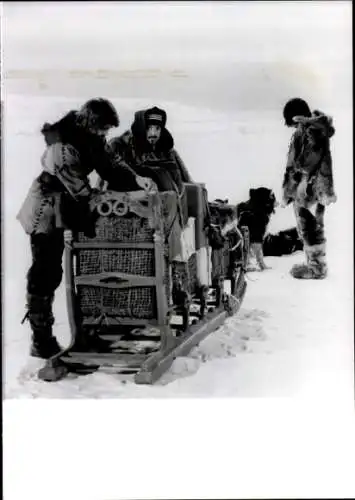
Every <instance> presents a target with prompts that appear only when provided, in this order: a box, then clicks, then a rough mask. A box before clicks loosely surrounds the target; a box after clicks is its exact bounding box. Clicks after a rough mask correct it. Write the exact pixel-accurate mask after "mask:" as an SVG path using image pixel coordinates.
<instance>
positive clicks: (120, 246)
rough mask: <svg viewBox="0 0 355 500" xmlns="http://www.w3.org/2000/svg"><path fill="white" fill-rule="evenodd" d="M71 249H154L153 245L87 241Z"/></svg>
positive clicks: (76, 244) (74, 245) (74, 244)
mask: <svg viewBox="0 0 355 500" xmlns="http://www.w3.org/2000/svg"><path fill="white" fill-rule="evenodd" d="M73 248H78V249H89V248H96V249H98V248H102V249H110V248H114V249H125V248H134V249H140V250H152V249H153V248H154V243H134V242H131V243H115V242H112V241H89V242H85V243H73Z"/></svg>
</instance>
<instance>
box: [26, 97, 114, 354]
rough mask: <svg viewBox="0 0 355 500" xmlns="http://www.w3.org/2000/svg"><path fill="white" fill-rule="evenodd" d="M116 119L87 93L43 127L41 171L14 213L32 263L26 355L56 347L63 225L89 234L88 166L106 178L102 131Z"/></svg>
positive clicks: (108, 159) (107, 105) (107, 164)
mask: <svg viewBox="0 0 355 500" xmlns="http://www.w3.org/2000/svg"><path fill="white" fill-rule="evenodd" d="M118 125H119V119H118V115H117V112H116V110H115V109H114V107H113V106H112V104H111V103H110V102H109V101H107V100H106V99H92V100H90V101H88V102H87V103H86V104H84V106H82V108H81V109H80V110H79V111H70V112H69V113H67V114H66V115H65V116H64V117H63V118H62V119H61V120H59V121H58V122H56V123H54V124H49V123H46V124H45V125H44V126H43V128H42V134H43V136H44V138H45V142H46V146H47V147H46V149H45V152H44V154H43V156H42V159H41V163H42V172H41V174H40V175H39V176H38V177H37V178H36V179H35V180H34V181H33V183H32V185H31V187H30V190H29V192H28V195H27V197H26V199H25V201H24V203H23V205H22V207H21V209H20V211H19V213H18V215H17V219H18V220H19V222H20V223H21V225H22V227H23V229H24V230H25V232H26V233H27V234H28V235H29V237H30V243H31V251H32V265H31V267H30V269H29V271H28V273H27V309H28V310H27V313H26V316H25V318H28V319H29V322H30V325H31V329H32V346H31V355H32V356H36V357H40V358H49V357H51V356H53V355H55V354H57V353H58V352H59V351H60V346H59V344H58V343H57V340H56V338H55V336H53V333H52V325H53V323H54V317H53V312H52V304H53V300H54V293H55V290H56V289H57V288H58V286H59V285H60V282H61V279H62V273H63V271H62V255H63V250H64V230H65V229H75V230H80V231H83V232H84V233H85V234H86V235H87V236H88V237H94V236H95V231H94V220H93V219H92V216H91V212H90V210H89V198H90V195H91V193H92V188H91V186H90V182H89V179H88V175H89V174H90V173H91V172H92V171H93V170H98V169H99V171H98V173H99V175H100V176H101V177H103V178H109V171H110V165H111V157H110V155H109V152H108V150H107V143H106V139H105V134H106V132H107V131H108V130H109V129H110V128H113V127H117V126H118Z"/></svg>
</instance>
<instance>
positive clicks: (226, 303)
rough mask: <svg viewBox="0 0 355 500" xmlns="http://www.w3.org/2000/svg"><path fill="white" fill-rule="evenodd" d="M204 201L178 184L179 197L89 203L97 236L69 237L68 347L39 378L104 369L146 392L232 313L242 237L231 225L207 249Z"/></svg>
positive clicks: (104, 197)
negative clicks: (220, 243) (221, 244)
mask: <svg viewBox="0 0 355 500" xmlns="http://www.w3.org/2000/svg"><path fill="white" fill-rule="evenodd" d="M205 194H206V191H205V189H204V187H203V185H199V184H184V191H183V194H182V195H180V196H179V195H178V194H177V193H175V192H170V191H169V192H155V193H146V192H145V191H133V192H127V193H121V192H116V191H104V192H102V193H100V194H98V195H96V196H95V197H94V198H93V199H92V201H91V209H92V210H93V211H94V210H95V211H97V222H96V238H94V239H90V238H87V237H85V236H84V234H83V233H80V232H79V233H73V232H71V231H66V233H65V281H66V294H67V310H68V317H69V324H70V329H71V342H70V345H69V346H68V347H67V348H66V349H64V350H63V351H62V352H60V353H59V354H58V355H56V356H54V357H52V358H51V359H49V360H48V361H47V363H46V365H45V366H44V368H42V369H41V370H40V371H39V374H38V375H39V377H40V378H41V379H42V380H46V381H55V380H59V379H60V378H63V376H65V375H66V374H67V373H68V372H76V373H90V372H93V371H96V370H98V369H100V370H104V371H109V372H113V373H120V374H124V375H132V376H133V377H134V381H135V382H136V383H139V384H152V383H154V382H155V381H156V380H157V379H158V378H159V377H160V376H161V375H162V374H163V373H164V372H165V371H166V370H167V369H168V368H169V367H170V365H171V364H172V362H173V361H174V359H175V358H176V357H178V356H184V355H187V354H188V352H189V351H190V350H191V349H192V347H193V346H195V345H197V344H198V343H199V342H200V341H201V340H202V339H203V338H205V337H206V336H207V335H209V334H210V333H211V332H213V331H214V330H216V329H217V328H218V327H219V326H221V324H222V323H223V322H224V321H225V319H226V318H227V317H228V316H229V315H233V314H235V313H236V312H237V311H238V309H239V307H240V304H241V302H242V300H243V297H244V293H245V289H246V282H245V262H246V255H247V252H248V238H247V234H246V232H245V230H243V228H242V231H241V230H240V228H238V227H237V225H236V224H234V226H233V227H232V228H231V229H230V230H228V231H227V234H226V238H225V244H224V247H223V248H219V249H214V250H212V249H211V247H210V246H209V243H208V239H207V235H206V229H205V227H204V226H205V213H204V206H205V205H204V196H205ZM226 280H228V281H229V288H230V290H229V291H228V292H227V291H225V290H224V287H225V284H226Z"/></svg>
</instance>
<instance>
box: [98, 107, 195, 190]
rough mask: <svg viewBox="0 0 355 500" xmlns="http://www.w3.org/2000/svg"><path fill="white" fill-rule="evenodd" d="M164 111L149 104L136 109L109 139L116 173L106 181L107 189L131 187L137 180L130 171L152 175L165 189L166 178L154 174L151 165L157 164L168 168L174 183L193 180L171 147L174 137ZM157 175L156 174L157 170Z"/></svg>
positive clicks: (172, 146) (179, 183)
mask: <svg viewBox="0 0 355 500" xmlns="http://www.w3.org/2000/svg"><path fill="white" fill-rule="evenodd" d="M166 121H167V115H166V112H165V111H164V110H163V109H160V108H157V107H153V108H150V109H148V110H141V111H137V112H136V113H135V115H134V121H133V123H132V125H131V130H127V131H126V132H125V133H124V134H122V135H121V136H120V137H115V138H113V139H111V141H110V142H109V147H110V149H111V152H112V153H113V156H114V158H115V160H114V165H115V167H116V169H117V175H116V176H115V179H113V180H112V181H111V182H109V184H108V189H113V190H134V189H137V184H136V182H135V179H134V177H132V171H134V172H135V173H136V174H138V175H140V176H147V177H152V178H153V180H154V181H156V182H157V183H158V184H159V183H160V184H161V190H169V189H171V186H169V180H167V178H165V179H163V178H162V176H161V173H162V172H161V171H160V175H159V178H157V177H156V176H155V175H154V170H153V169H154V165H157V164H160V165H161V166H162V167H163V169H165V171H166V172H169V173H170V175H171V178H172V179H173V183H174V184H175V185H176V186H179V185H181V183H182V182H193V181H192V179H191V176H190V174H189V172H188V171H187V169H186V167H185V165H184V163H183V161H182V159H181V158H180V156H179V154H178V153H177V151H176V150H175V149H174V139H173V137H172V135H171V133H170V132H169V130H168V129H167V128H166ZM157 175H158V174H157Z"/></svg>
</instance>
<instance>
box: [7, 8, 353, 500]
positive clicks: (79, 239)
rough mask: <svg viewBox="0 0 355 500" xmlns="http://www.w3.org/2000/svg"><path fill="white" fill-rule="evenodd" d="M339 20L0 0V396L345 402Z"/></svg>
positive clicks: (348, 41)
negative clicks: (0, 347) (0, 336)
mask: <svg viewBox="0 0 355 500" xmlns="http://www.w3.org/2000/svg"><path fill="white" fill-rule="evenodd" d="M351 20H352V2H350V1H338V2H331V1H324V2H321V1H319V2H318V1H314V2H313V1H309V2H307V1H304V2H298V1H290V2H286V1H285V2H284V1H279V2H272V1H270V2H269V1H265V2H258V1H241V2H224V1H221V2H217V1H216V2H211V1H201V2H194V1H191V2H190V1H185V2H184V1H181V2H179V1H176V2H169V1H164V2H163V1H160V2H159V1H148V2H134V1H132V2H130V1H126V2H124V1H122V2H115V1H113V2H98V1H97V2H96V1H92V2H3V3H2V30H1V31H2V79H1V80H2V88H1V94H2V95H1V101H2V109H1V139H2V252H3V253H2V290H3V296H2V310H3V391H4V392H3V393H4V399H5V400H7V401H9V400H12V401H18V400H20V399H21V400H34V399H41V400H79V399H80V400H83V399H84V400H97V399H100V400H111V401H112V400H115V401H119V404H120V412H124V411H125V410H124V409H123V408H124V406H123V403H122V400H128V399H141V400H148V399H149V400H157V399H160V400H166V401H167V400H178V399H180V400H182V399H184V400H186V399H189V400H196V399H198V400H202V399H203V400H206V399H209V400H213V401H214V403H213V404H215V405H217V406H218V404H219V403H218V401H221V398H233V399H235V400H244V399H251V398H261V399H263V400H264V401H267V400H268V399H273V398H287V399H289V398H291V399H292V400H299V401H301V400H310V401H312V402H313V403H314V402H315V401H318V400H319V401H328V402H329V401H331V402H332V405H334V406H337V405H340V406H341V405H347V404H351V401H353V399H354V328H353V323H354V317H353V307H354V297H353V252H354V250H353V156H352V141H353V109H352V21H351ZM98 404H99V403H98ZM340 406H339V407H340ZM186 418H187V417H186V416H185V417H184V419H186ZM189 418H191V415H190V416H189V417H188V419H189ZM48 498H53V497H52V496H51V495H49V496H48ZM63 498H64V497H63ZM68 498H69V497H68ZM83 498H84V497H83ZM88 498H89V497H85V499H86V500H87V499H88ZM92 498H94V497H92ZM107 498H108V497H107ZM132 498H133V497H132ZM156 498H158V497H156ZM159 498H160V497H159ZM274 498H276V497H274ZM90 499H91V497H90ZM112 499H113V497H112ZM6 500H7V499H6ZM9 500H10V498H9ZM97 500H106V499H104V496H103V497H102V498H97ZM116 500H117V499H116Z"/></svg>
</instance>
